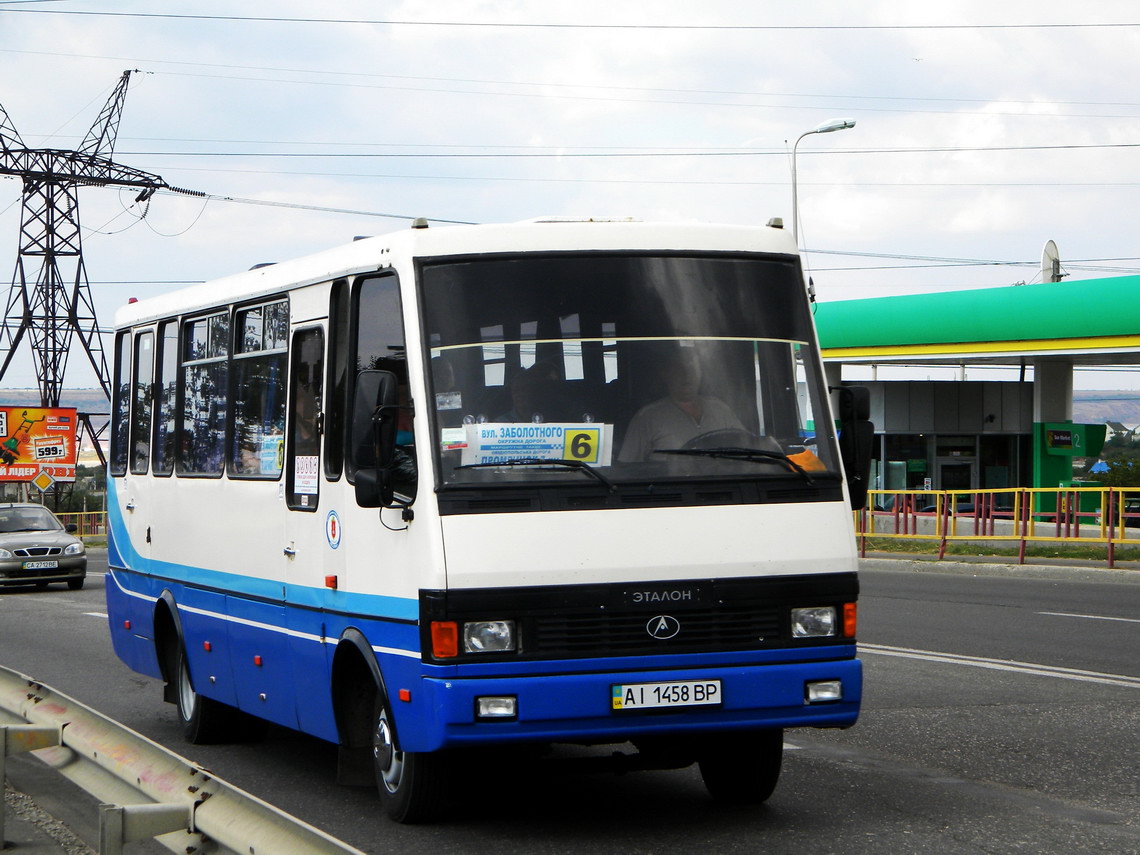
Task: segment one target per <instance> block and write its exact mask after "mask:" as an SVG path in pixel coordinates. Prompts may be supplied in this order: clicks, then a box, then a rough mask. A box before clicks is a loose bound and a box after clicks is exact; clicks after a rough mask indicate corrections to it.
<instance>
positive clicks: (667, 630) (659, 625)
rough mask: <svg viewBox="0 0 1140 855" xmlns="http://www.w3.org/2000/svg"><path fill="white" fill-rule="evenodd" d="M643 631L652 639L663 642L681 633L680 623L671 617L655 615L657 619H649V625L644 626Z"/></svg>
mask: <svg viewBox="0 0 1140 855" xmlns="http://www.w3.org/2000/svg"><path fill="white" fill-rule="evenodd" d="M645 631H646V632H648V633H649V634H650V635H651V636H652V637H653V638H656V639H659V640H662V641H663V640H665V639H666V638H672V637H673V636H675V635H676V634H677V633H678V632H680V631H681V622H680V621H679V620H677V619H676V618H675V617H673V616H672V615H657V617H652V618H650V619H649V623H647V624H646V625H645Z"/></svg>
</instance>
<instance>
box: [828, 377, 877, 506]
mask: <svg viewBox="0 0 1140 855" xmlns="http://www.w3.org/2000/svg"><path fill="white" fill-rule="evenodd" d="M828 391H831V392H836V393H837V394H838V396H839V456H840V457H842V458H843V471H844V472H845V473H846V475H847V492H848V494H849V495H850V496H851V509H852V510H856V511H858V510H862V509H863V508H865V507H866V506H867V489H868V488H869V487H870V482H871V451H872V449H873V448H874V445H875V426H874V425H873V424H871V422H870V421H869V420H868V419H869V417H870V415H871V392H870V390H869V389H867V387H866V386H831V387H829V389H828Z"/></svg>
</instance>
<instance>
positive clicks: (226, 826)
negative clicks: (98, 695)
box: [0, 667, 363, 855]
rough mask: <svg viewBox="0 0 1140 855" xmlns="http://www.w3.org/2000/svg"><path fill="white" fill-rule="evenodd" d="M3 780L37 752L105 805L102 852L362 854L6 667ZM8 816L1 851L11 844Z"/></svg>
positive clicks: (0, 736) (1, 685) (0, 695)
mask: <svg viewBox="0 0 1140 855" xmlns="http://www.w3.org/2000/svg"><path fill="white" fill-rule="evenodd" d="M0 749H2V750H0V782H2V780H3V777H4V775H3V772H4V765H5V758H6V757H7V756H8V755H9V754H15V753H20V752H24V751H34V752H35V753H36V756H37V757H38V758H39V759H40V760H42V761H44V762H45V763H47V764H48V765H49V766H51V767H53V768H54V769H55V770H56V771H58V772H59V773H60V774H61V775H63V776H65V777H66V778H68V779H69V780H71V781H72V782H73V783H75V784H77V785H78V786H80V787H81V788H82V789H84V790H86V791H87V792H88V793H90V794H91V795H93V796H94V797H95V798H97V799H99V800H100V801H102V802H104V803H105V804H103V805H101V806H100V816H99V838H100V840H99V844H100V849H99V852H100V855H120V853H122V851H123V844H125V843H129V842H132V841H135V840H143V839H146V838H151V837H153V838H154V839H155V840H156V841H157V842H158V843H160V844H162V845H163V846H164V847H166V848H167V849H169V850H170V851H172V852H179V853H184V855H205V853H211V854H212V853H222V855H277V853H286V852H287V853H289V855H363V853H362V852H361V851H360V850H358V849H354V848H353V847H351V846H349V845H348V844H346V843H342V842H341V841H339V840H337V839H336V838H334V837H332V836H330V835H328V834H326V833H325V832H323V831H321V830H319V829H317V828H314V827H313V826H311V825H307V824H306V823H304V822H301V821H300V820H299V819H296V818H294V817H291V816H289V815H288V814H286V813H284V812H283V811H281V810H278V809H277V808H275V807H273V806H272V805H270V804H267V803H266V802H263V801H261V800H260V799H258V798H256V797H255V796H252V795H250V794H249V793H246V792H244V791H242V790H239V789H238V788H237V787H234V786H233V785H231V784H227V783H226V782H225V781H223V780H221V779H219V778H217V777H216V776H214V775H213V774H211V773H210V772H208V771H207V770H205V769H203V768H202V767H201V766H197V765H194V764H193V763H190V762H189V761H187V760H185V759H183V758H182V757H179V756H178V755H177V754H175V753H174V752H172V751H170V750H168V749H166V748H164V747H163V746H161V745H159V744H158V743H156V742H152V741H151V740H149V739H147V738H146V737H145V736H142V735H141V734H138V733H136V732H135V731H133V730H130V729H129V728H126V727H123V726H122V725H120V724H118V723H116V722H114V721H112V720H111V719H109V718H107V717H105V716H103V715H101V714H99V713H97V712H95V711H94V710H92V709H91V708H90V707H87V706H84V705H83V704H81V703H79V702H78V701H76V700H73V699H72V698H69V697H67V696H66V695H63V694H60V693H59V692H56V691H54V690H53V689H50V688H48V687H47V686H45V685H43V684H42V683H39V682H36V681H35V680H33V679H31V678H30V677H28V676H26V675H24V674H20V673H19V672H17V671H12V670H10V669H8V668H4V667H0ZM3 832H4V823H3V818H2V812H0V848H3V844H4V836H3Z"/></svg>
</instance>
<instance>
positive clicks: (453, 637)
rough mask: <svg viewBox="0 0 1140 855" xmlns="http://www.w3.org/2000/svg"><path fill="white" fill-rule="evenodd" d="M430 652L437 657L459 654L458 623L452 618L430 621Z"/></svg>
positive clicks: (442, 657)
mask: <svg viewBox="0 0 1140 855" xmlns="http://www.w3.org/2000/svg"><path fill="white" fill-rule="evenodd" d="M431 652H432V655H433V656H434V657H436V658H437V659H451V658H453V657H455V656H458V655H459V625H458V624H457V623H456V622H455V621H453V620H433V621H432V622H431Z"/></svg>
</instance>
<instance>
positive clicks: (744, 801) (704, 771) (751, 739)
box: [698, 728, 784, 805]
mask: <svg viewBox="0 0 1140 855" xmlns="http://www.w3.org/2000/svg"><path fill="white" fill-rule="evenodd" d="M783 756H784V731H783V730H781V729H778V728H777V729H775V730H757V731H753V732H751V733H740V734H721V735H718V736H715V737H712V738H710V739H709V740H708V741H707V742H706V743H705V744H704V745H703V746H702V748H701V751H700V758H699V761H698V762H699V765H700V770H701V777H702V778H703V779H704V782H705V787H706V788H707V789H708V791H709V795H711V796H712V797H713V798H714V799H716V801H718V802H724V803H726V804H736V805H758V804H761V803H763V802H765V801H767V800H768V797H769V796H770V795H772V791H773V790H775V789H776V782H777V781H779V780H780V763H781V761H782V759H783Z"/></svg>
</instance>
